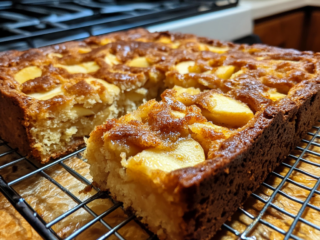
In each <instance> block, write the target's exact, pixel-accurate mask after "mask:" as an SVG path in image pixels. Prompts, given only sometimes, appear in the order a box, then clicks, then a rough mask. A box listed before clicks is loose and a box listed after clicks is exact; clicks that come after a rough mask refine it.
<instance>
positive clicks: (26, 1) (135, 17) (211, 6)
mask: <svg viewBox="0 0 320 240" xmlns="http://www.w3.org/2000/svg"><path fill="white" fill-rule="evenodd" d="M237 4H238V0H202V1H200V0H184V1H183V0H173V1H156V0H154V1H118V0H60V1H39V0H20V1H1V2H0V29H1V30H0V31H1V34H0V51H4V50H8V49H18V50H23V49H27V48H30V47H42V46H46V45H51V44H55V43H60V42H65V41H70V40H77V39H83V38H86V37H89V36H92V35H100V34H106V33H110V32H115V31H120V30H126V29H130V28H135V27H148V26H149V27H150V26H152V25H153V26H154V25H155V24H160V23H162V24H163V23H167V24H168V23H169V24H170V23H172V21H176V20H179V19H180V20H181V19H186V18H190V17H194V16H199V15H203V14H208V13H212V12H214V11H218V10H223V9H227V8H232V7H235V6H237Z"/></svg>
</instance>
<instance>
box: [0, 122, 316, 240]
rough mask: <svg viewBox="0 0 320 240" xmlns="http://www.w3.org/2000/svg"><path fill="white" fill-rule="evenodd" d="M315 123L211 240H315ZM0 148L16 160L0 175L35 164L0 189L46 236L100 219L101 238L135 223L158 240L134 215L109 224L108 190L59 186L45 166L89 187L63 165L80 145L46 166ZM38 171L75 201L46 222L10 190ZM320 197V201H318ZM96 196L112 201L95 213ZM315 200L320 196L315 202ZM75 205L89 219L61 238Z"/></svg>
mask: <svg viewBox="0 0 320 240" xmlns="http://www.w3.org/2000/svg"><path fill="white" fill-rule="evenodd" d="M319 126H320V125H319ZM319 126H318V125H317V126H314V127H313V128H312V130H311V131H310V132H308V134H307V137H306V138H305V139H303V140H302V142H301V145H300V146H297V147H296V149H295V150H294V151H293V152H292V154H290V155H289V156H288V158H287V160H285V161H284V162H283V163H282V164H281V166H279V167H278V168H277V169H276V170H275V171H273V172H272V173H271V174H270V175H269V177H268V178H267V179H266V181H265V182H264V183H263V184H262V186H261V187H260V188H259V189H258V190H257V191H256V192H255V193H253V194H251V196H250V199H248V200H247V202H246V203H245V204H244V206H243V207H241V208H239V210H238V212H237V213H236V214H235V215H234V216H233V217H232V219H231V220H230V221H228V222H226V223H225V224H224V225H223V227H222V230H220V232H219V233H218V234H217V236H216V237H215V239H246V240H253V239H259V238H262V235H263V234H264V237H266V236H265V235H266V234H267V235H268V237H267V238H271V235H272V238H273V239H308V238H309V239H317V236H318V238H319V236H320V220H318V219H320V191H319V190H318V187H319V184H320V127H319ZM0 151H1V152H0V160H1V158H4V157H6V156H8V155H13V154H14V156H15V157H14V159H11V160H10V161H8V162H5V163H4V164H2V165H1V166H0V173H1V171H5V169H8V168H12V167H13V166H14V165H17V164H18V165H19V164H21V162H27V163H28V164H29V165H30V166H31V167H32V168H33V169H32V170H30V171H29V172H28V173H27V174H23V175H22V176H19V177H17V178H15V179H13V180H10V181H6V180H5V178H4V177H2V176H1V175H0V190H1V192H2V194H3V195H4V196H5V197H6V198H7V199H8V200H9V201H10V203H11V204H12V205H13V206H14V207H15V209H16V210H17V211H18V212H19V213H20V214H21V215H22V216H23V217H24V218H25V219H26V220H27V221H28V222H29V223H30V225H31V226H32V227H33V228H34V229H35V230H36V231H37V232H38V234H39V235H40V236H41V237H43V238H44V239H66V240H69V239H74V238H75V237H77V236H79V235H80V234H81V233H83V232H84V231H86V230H87V229H89V228H90V227H92V226H93V225H94V224H96V223H98V222H99V223H101V224H102V225H103V226H104V227H105V232H104V233H102V234H101V236H99V237H98V239H99V240H102V239H107V238H109V237H111V236H112V237H116V239H120V240H124V239H126V238H125V237H124V236H122V235H121V233H119V232H120V231H121V229H122V228H125V226H126V225H127V224H128V223H129V222H132V221H135V222H136V223H137V226H138V227H139V228H141V229H143V231H145V233H146V234H145V235H144V236H146V238H145V239H149V240H151V239H152V240H155V239H157V236H156V235H154V234H153V233H151V232H149V231H148V230H147V229H145V228H144V226H143V225H142V224H140V223H139V221H138V219H137V218H136V217H135V216H134V215H132V214H127V213H126V215H125V217H124V218H123V220H122V221H121V222H120V223H118V224H116V225H114V224H113V225H110V224H109V223H108V222H107V221H106V220H105V217H107V216H108V215H110V214H111V213H112V212H114V211H115V210H117V209H121V210H122V204H121V203H119V202H117V201H114V200H112V199H111V198H110V196H109V195H108V193H105V192H102V191H99V189H97V188H95V189H94V190H95V191H96V193H95V194H93V195H92V196H90V197H88V198H86V199H84V200H81V199H80V198H79V197H78V196H76V194H74V193H73V192H72V191H71V190H70V189H68V188H66V187H65V186H63V184H61V183H59V182H58V181H57V180H56V179H54V178H53V177H52V176H51V175H50V174H49V173H48V172H47V171H48V170H49V169H51V168H53V167H56V166H59V167H61V168H63V169H64V170H65V171H67V172H68V173H69V174H71V175H72V176H73V177H74V178H76V179H78V180H79V181H80V182H81V183H82V184H84V185H86V186H91V180H88V179H87V178H86V177H84V176H83V175H82V174H80V173H79V172H78V171H76V170H74V169H73V168H72V167H70V166H69V165H68V164H67V163H66V162H67V161H68V160H69V159H71V158H73V157H78V158H79V159H81V160H82V161H85V159H82V155H81V153H82V152H83V151H84V148H82V149H80V150H78V151H76V152H74V153H72V154H69V155H68V156H65V157H63V158H60V159H58V160H55V161H53V162H51V163H49V164H46V165H44V166H43V165H38V164H37V163H36V162H34V161H32V160H30V159H28V158H26V157H24V156H21V155H20V154H19V153H18V152H17V151H16V150H15V149H12V148H11V147H10V146H9V145H8V144H7V143H5V142H3V141H1V142H0ZM0 163H1V161H0ZM11 170H12V169H11ZM37 174H38V175H41V176H42V177H43V178H45V179H47V180H48V181H50V182H51V183H52V184H54V185H55V186H56V187H57V188H59V189H60V190H61V191H62V192H64V193H65V194H67V195H68V197H69V198H71V199H72V200H73V201H74V202H75V203H76V204H75V205H74V206H73V207H70V208H69V209H68V210H66V211H64V212H63V213H62V214H60V215H59V216H57V217H55V218H52V219H51V220H50V221H46V220H45V219H44V218H43V217H42V216H41V213H38V212H37V211H36V210H35V209H34V208H33V207H32V206H31V205H32V204H30V202H28V201H26V199H24V198H23V197H22V196H21V193H20V194H19V193H18V192H17V191H16V190H15V188H14V186H15V185H17V184H19V183H21V182H23V181H26V180H27V179H28V178H31V177H33V176H35V175H37ZM93 188H94V187H93ZM302 193H303V194H302ZM318 197H319V199H317V198H318ZM97 199H110V202H112V204H111V205H110V207H109V208H108V209H106V210H105V211H104V212H102V213H99V214H97V213H96V212H95V211H94V210H93V209H92V208H90V206H89V205H90V203H91V202H93V201H95V200H97ZM317 200H319V204H318V202H317ZM279 203H280V204H279ZM287 203H288V204H287ZM288 206H290V207H288ZM294 206H295V207H294ZM79 209H83V210H85V211H86V212H87V213H89V214H90V215H91V216H92V218H91V220H88V221H87V222H85V223H83V224H82V225H81V226H78V227H77V228H75V229H74V231H72V232H71V233H69V234H68V235H67V236H61V234H58V233H57V232H56V231H55V228H54V226H55V225H56V224H59V223H60V222H62V221H63V220H64V219H66V218H68V217H69V216H70V215H72V214H73V213H75V212H76V211H78V210H79ZM122 211H123V210H122ZM275 212H277V213H275ZM279 216H280V217H279ZM310 216H311V217H310ZM277 219H278V220H277ZM279 219H280V221H279ZM277 221H278V222H277ZM283 223H285V224H283ZM302 225H303V226H304V228H303V226H302ZM301 229H304V231H307V232H308V233H307V235H303V234H305V233H304V232H303V231H302V230H301ZM261 234H262V235H261ZM308 234H311V235H308ZM312 234H313V235H312ZM80 236H81V235H80ZM314 236H316V237H314ZM134 239H137V238H134ZM264 239H265V238H264Z"/></svg>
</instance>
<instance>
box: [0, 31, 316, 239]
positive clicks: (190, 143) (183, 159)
mask: <svg viewBox="0 0 320 240" xmlns="http://www.w3.org/2000/svg"><path fill="white" fill-rule="evenodd" d="M319 59H320V55H319V54H317V53H312V52H299V51H296V50H288V49H287V50H285V49H279V48H274V47H268V46H265V45H253V46H248V45H245V44H242V45H237V44H233V43H228V42H221V41H217V40H212V39H207V38H203V37H197V36H194V35H190V34H177V33H168V32H160V33H149V32H148V31H146V30H143V29H138V30H132V31H128V32H122V33H113V34H109V35H104V36H99V37H91V38H89V39H86V40H84V41H82V42H69V43H64V44H60V45H55V46H50V47H45V48H41V49H31V50H28V51H24V52H19V51H9V52H5V53H2V54H1V55H0V68H1V71H0V72H1V73H0V84H1V87H0V96H1V98H0V123H1V125H2V128H1V129H0V136H1V137H2V138H3V139H4V140H6V141H7V142H9V143H10V144H11V145H12V146H13V147H18V148H19V149H20V151H21V152H22V153H25V154H28V155H29V156H32V157H33V158H35V159H37V160H39V161H41V162H42V163H45V162H47V161H49V160H50V159H52V158H57V157H60V156H62V155H64V154H66V153H68V152H70V151H73V150H74V149H76V148H77V147H79V146H80V145H83V144H84V137H85V136H88V135H89V133H90V132H91V131H92V130H93V129H94V128H95V126H98V125H99V126H98V127H96V128H95V130H94V131H93V132H92V133H91V134H90V138H89V139H88V141H87V143H88V148H87V152H86V156H87V158H88V162H89V163H90V165H91V174H92V176H93V180H94V184H96V185H97V186H98V187H99V188H100V189H102V190H109V191H110V192H111V194H112V196H114V197H115V198H116V199H117V200H119V201H122V202H123V203H124V207H125V208H126V209H130V210H131V211H133V212H135V213H136V214H137V216H139V217H140V218H141V221H142V222H143V223H145V224H146V225H147V226H148V227H149V228H150V230H152V231H153V232H155V233H157V234H158V236H159V237H160V239H209V238H211V237H212V236H213V235H214V233H215V232H216V231H217V230H218V229H219V228H220V226H221V224H222V223H223V222H224V221H225V220H226V219H228V218H229V217H230V216H231V215H232V213H233V212H234V211H235V210H236V209H237V207H239V206H240V205H241V203H243V202H244V200H245V199H246V198H247V196H248V195H249V194H250V193H251V192H252V191H254V190H255V189H256V188H257V187H258V186H259V184H260V183H261V182H262V181H263V180H264V179H265V177H266V176H267V174H268V173H269V172H270V171H272V170H273V169H274V168H275V166H276V165H277V164H279V162H280V161H282V160H283V159H284V158H285V156H286V155H287V154H288V152H289V151H290V150H291V149H292V148H293V147H294V146H295V144H296V143H297V142H298V141H299V140H300V139H301V137H302V136H303V134H304V133H305V132H306V131H307V129H308V128H309V127H310V126H311V125H312V124H313V122H314V121H315V120H316V118H317V117H318V110H319V109H320V99H319V98H320V96H319V82H320V78H319V73H320V61H319ZM128 112H131V113H129V114H127V115H125V114H126V113H128ZM121 116H122V117H121ZM119 117H120V118H119ZM117 118H119V119H118V120H117ZM106 119H111V120H107V121H106ZM105 121H106V122H105ZM104 122H105V123H104ZM102 123H104V124H102ZM101 124H102V125H101Z"/></svg>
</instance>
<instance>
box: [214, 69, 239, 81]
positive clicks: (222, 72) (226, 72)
mask: <svg viewBox="0 0 320 240" xmlns="http://www.w3.org/2000/svg"><path fill="white" fill-rule="evenodd" d="M234 69H235V67H234V66H221V67H219V68H218V69H217V71H216V72H215V74H216V75H217V77H219V78H222V79H229V78H230V77H231V75H232V74H233V72H234Z"/></svg>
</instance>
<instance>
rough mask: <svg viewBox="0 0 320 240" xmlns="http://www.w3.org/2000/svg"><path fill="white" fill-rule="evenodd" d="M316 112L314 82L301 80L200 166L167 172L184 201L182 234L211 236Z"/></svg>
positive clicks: (319, 96)
mask: <svg viewBox="0 0 320 240" xmlns="http://www.w3.org/2000/svg"><path fill="white" fill-rule="evenodd" d="M297 87H298V86H297ZM319 113H320V86H319V82H317V81H309V82H307V81H304V82H302V83H300V84H299V87H298V88H297V89H296V91H295V92H294V93H293V94H292V95H291V96H290V97H289V98H286V99H283V100H281V101H279V103H278V105H277V106H270V107H268V108H267V109H265V111H264V112H262V113H260V115H258V116H257V117H256V121H254V122H252V126H250V127H246V129H244V130H243V131H242V132H239V134H237V135H235V136H234V137H231V138H230V139H228V140H227V141H226V142H225V143H223V146H222V148H221V149H220V151H219V152H218V153H217V157H216V158H214V159H213V160H208V161H207V162H206V163H205V164H203V166H202V167H200V166H198V167H197V168H188V169H181V170H177V171H175V172H172V174H171V180H173V179H175V180H176V181H178V182H179V183H178V185H179V188H180V191H181V192H180V194H181V195H180V196H181V197H182V199H183V200H182V202H186V203H188V211H187V212H185V214H184V221H185V223H186V225H185V226H187V227H186V228H185V229H184V231H185V232H184V233H181V235H182V236H185V239H210V238H212V237H213V236H214V235H215V233H216V232H217V231H218V230H219V229H220V228H221V225H222V224H223V223H224V222H225V221H227V219H228V218H229V217H231V216H232V214H233V213H234V212H235V211H236V210H237V208H238V207H239V206H241V204H243V203H244V201H245V200H246V199H247V198H248V196H249V195H250V194H251V193H252V192H253V191H255V190H256V189H257V188H258V187H259V186H260V185H261V183H262V182H263V181H264V180H265V178H266V177H267V175H268V174H269V173H270V172H271V171H273V170H274V169H275V168H276V166H278V165H279V164H280V163H281V162H282V161H283V160H284V159H285V158H286V156H287V155H288V154H289V153H290V151H291V150H292V149H294V147H295V146H296V144H297V143H299V141H300V140H301V139H302V137H303V136H304V134H305V133H306V132H307V131H308V130H309V129H310V128H311V127H312V125H313V124H314V122H315V121H317V120H318V117H319ZM176 183H177V182H176Z"/></svg>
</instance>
